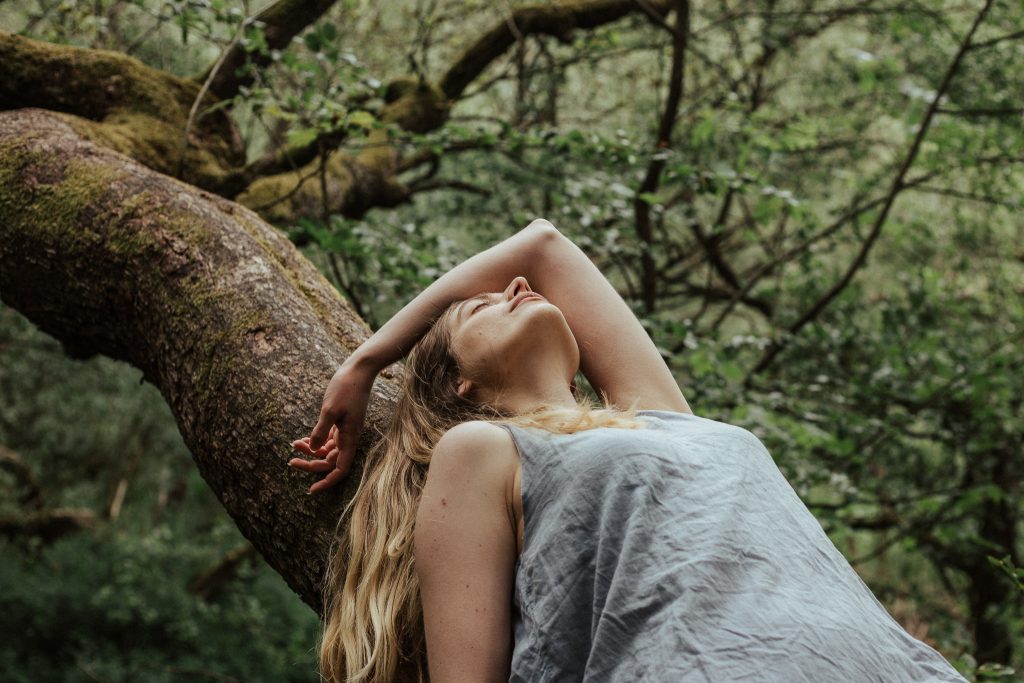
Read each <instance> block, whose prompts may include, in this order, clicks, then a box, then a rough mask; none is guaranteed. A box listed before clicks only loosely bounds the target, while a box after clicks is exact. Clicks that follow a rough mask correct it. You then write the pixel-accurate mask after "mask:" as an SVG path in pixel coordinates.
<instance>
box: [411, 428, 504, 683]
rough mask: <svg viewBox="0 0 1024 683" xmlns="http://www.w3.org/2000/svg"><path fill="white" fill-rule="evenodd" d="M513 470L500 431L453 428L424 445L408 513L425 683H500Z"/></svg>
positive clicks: (501, 677)
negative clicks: (419, 489)
mask: <svg viewBox="0 0 1024 683" xmlns="http://www.w3.org/2000/svg"><path fill="white" fill-rule="evenodd" d="M517 464H518V457H517V456H516V450H515V444H514V442H513V441H512V437H511V436H509V434H508V432H506V431H505V430H503V429H502V428H501V427H496V426H495V425H492V424H488V423H486V422H463V423H462V424H459V425H456V426H455V427H452V428H451V429H449V430H448V431H447V432H446V433H445V434H444V436H442V437H441V439H440V440H439V441H438V442H437V444H436V445H435V446H434V451H433V454H432V455H431V458H430V468H429V470H428V471H427V480H426V482H425V483H424V486H423V496H422V498H421V499H420V504H419V508H418V510H417V513H416V527H415V533H414V538H415V540H414V542H415V552H414V555H415V557H416V562H415V565H416V577H417V579H418V580H419V585H420V596H421V598H422V604H423V626H424V631H425V636H426V640H427V660H428V661H429V663H430V680H431V681H432V682H433V683H455V682H457V681H473V682H474V683H476V682H480V683H493V682H497V681H507V680H508V678H509V671H510V668H511V661H512V649H513V642H512V640H513V635H512V590H513V586H514V582H515V575H514V571H515V562H516V532H515V523H514V521H513V520H512V519H511V517H512V515H511V514H510V510H509V500H508V498H509V494H510V490H509V489H510V483H511V481H512V479H513V477H514V475H515V468H516V465H517Z"/></svg>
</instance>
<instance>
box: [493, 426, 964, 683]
mask: <svg viewBox="0 0 1024 683" xmlns="http://www.w3.org/2000/svg"><path fill="white" fill-rule="evenodd" d="M637 415H638V417H639V418H640V419H642V420H643V421H644V422H646V423H648V425H649V428H647V429H640V430H635V429H620V428H597V429H591V430H585V431H582V432H577V433H576V434H553V433H551V432H548V431H546V430H542V429H534V428H526V427H519V426H517V425H512V424H507V423H497V424H499V426H501V427H503V428H505V429H506V430H507V431H509V433H510V434H511V435H512V438H513V440H514V441H515V443H516V447H517V448H518V450H519V456H520V459H521V464H522V471H521V488H522V504H523V516H524V539H523V550H522V554H521V556H520V557H519V560H518V561H517V562H516V567H515V592H514V595H513V598H512V601H513V610H512V615H513V631H514V638H515V639H514V648H513V654H512V669H511V676H510V678H509V681H510V683H527V682H529V683H543V682H546V681H558V682H562V681H593V682H594V683H636V682H637V681H645V682H646V681H665V682H672V683H681V682H682V683H685V682H690V681H694V682H695V681H709V682H713V683H725V682H728V681H779V682H785V683H797V682H800V681H807V682H808V683H810V682H812V681H813V682H815V683H818V682H820V681H843V682H844V683H859V682H861V681H863V682H865V683H866V682H868V681H884V682H885V683H891V682H893V681H899V682H903V681H960V682H963V683H966V679H965V678H964V677H963V676H961V675H960V674H959V673H957V671H956V669H954V668H953V667H952V666H951V665H950V664H949V662H947V661H946V660H945V659H944V658H943V657H942V655H941V654H939V652H937V651H936V650H935V649H933V648H932V647H930V646H929V645H927V644H926V643H924V642H922V641H920V640H917V639H916V638H914V637H912V636H911V635H910V634H909V633H907V632H906V631H905V630H904V629H903V627H901V626H900V625H899V623H897V622H896V620H895V619H893V618H892V616H890V615H889V613H888V612H887V611H886V609H885V607H883V606H882V604H881V603H880V602H879V601H878V600H877V598H876V597H875V596H874V594H873V593H872V592H871V590H870V589H869V588H868V586H867V585H866V584H865V583H864V581H863V580H861V578H860V576H858V575H857V573H856V572H855V571H854V569H853V567H851V566H850V564H849V563H848V562H847V560H846V558H845V557H844V556H843V555H842V553H841V552H840V551H839V550H838V549H837V548H836V547H835V545H833V543H832V541H831V540H830V539H829V537H828V536H827V535H826V534H825V531H824V530H823V529H822V527H821V525H820V524H819V523H818V521H817V520H816V519H815V518H814V516H813V515H812V514H811V512H810V510H808V509H807V507H806V506H805V505H804V503H803V502H802V501H801V500H800V498H799V497H798V496H797V494H796V492H795V491H794V490H793V488H792V487H791V486H790V484H789V482H788V481H787V480H786V479H785V477H784V476H783V475H782V473H781V472H780V471H779V469H778V467H777V466H776V465H775V462H774V460H773V459H772V456H771V455H770V454H769V452H768V450H767V449H766V448H765V447H764V445H763V444H762V443H761V441H760V440H759V439H758V438H757V437H756V436H755V435H754V434H753V433H751V432H750V431H748V430H746V429H743V428H742V427H737V426H734V425H729V424H725V423H723V422H717V421H715V420H711V419H707V418H703V417H698V416H696V415H691V414H688V413H677V412H672V411H664V410H640V411H637Z"/></svg>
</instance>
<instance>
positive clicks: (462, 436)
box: [434, 420, 519, 462]
mask: <svg viewBox="0 0 1024 683" xmlns="http://www.w3.org/2000/svg"><path fill="white" fill-rule="evenodd" d="M439 450H441V451H450V452H460V453H464V454H465V455H466V456H467V457H487V458H501V459H503V460H506V461H509V462H513V461H515V462H518V459H519V457H518V456H519V453H518V451H517V450H516V446H515V442H514V441H513V440H512V435H511V434H509V432H508V430H506V429H504V428H502V427H501V426H499V425H498V424H496V423H494V422H488V421H486V420H469V421H466V422H460V423H459V424H457V425H455V426H454V427H451V428H450V429H449V430H448V431H446V432H445V433H444V434H443V435H442V436H441V438H440V439H439V440H438V442H437V444H436V445H435V446H434V452H435V453H437V452H438V451H439Z"/></svg>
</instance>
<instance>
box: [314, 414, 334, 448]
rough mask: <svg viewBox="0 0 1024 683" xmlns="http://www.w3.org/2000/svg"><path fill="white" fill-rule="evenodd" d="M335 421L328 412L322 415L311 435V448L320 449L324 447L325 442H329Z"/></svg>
mask: <svg viewBox="0 0 1024 683" xmlns="http://www.w3.org/2000/svg"><path fill="white" fill-rule="evenodd" d="M334 426H336V425H335V419H334V417H333V416H331V415H329V414H328V413H327V412H321V413H320V419H319V420H317V421H316V426H315V427H313V431H312V432H310V433H309V445H310V447H311V448H315V449H318V448H320V447H321V446H323V444H324V442H325V441H327V439H328V437H330V435H331V427H334Z"/></svg>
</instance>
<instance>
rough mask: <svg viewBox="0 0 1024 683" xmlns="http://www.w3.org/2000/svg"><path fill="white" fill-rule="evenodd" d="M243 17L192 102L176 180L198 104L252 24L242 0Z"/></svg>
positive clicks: (182, 162) (179, 178)
mask: <svg viewBox="0 0 1024 683" xmlns="http://www.w3.org/2000/svg"><path fill="white" fill-rule="evenodd" d="M242 4H243V6H244V12H245V16H244V18H243V19H242V23H241V24H239V25H238V30H237V31H236V32H235V35H234V37H233V38H232V39H231V42H230V43H228V45H227V47H225V48H223V49H221V52H220V56H219V57H218V58H217V61H216V63H215V64H214V65H213V68H212V69H210V75H209V76H207V77H206V80H205V81H204V82H203V87H201V88H200V89H199V94H198V95H196V99H195V101H194V102H192V108H191V109H190V110H189V112H188V121H187V122H186V123H185V134H184V135H182V136H181V154H180V155H179V156H178V171H177V173H176V174H175V177H176V178H178V180H182V179H183V178H182V172H183V171H184V169H185V154H186V153H187V152H188V135H189V133H190V132H191V130H192V123H193V122H194V121H195V118H196V112H197V111H198V110H199V103H200V102H202V101H203V98H204V97H205V96H206V92H207V91H208V90H209V89H210V83H212V82H213V79H214V78H215V77H216V76H217V72H218V71H220V67H221V66H222V65H223V64H224V60H225V59H227V56H228V54H229V53H230V52H231V49H232V48H233V47H234V46H235V45H236V44H237V43H238V41H239V40H241V39H242V35H243V34H244V33H245V29H246V27H248V26H249V24H250V23H251V22H252V18H251V17H250V16H249V3H248V2H245V1H244V0H243V3H242Z"/></svg>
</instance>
